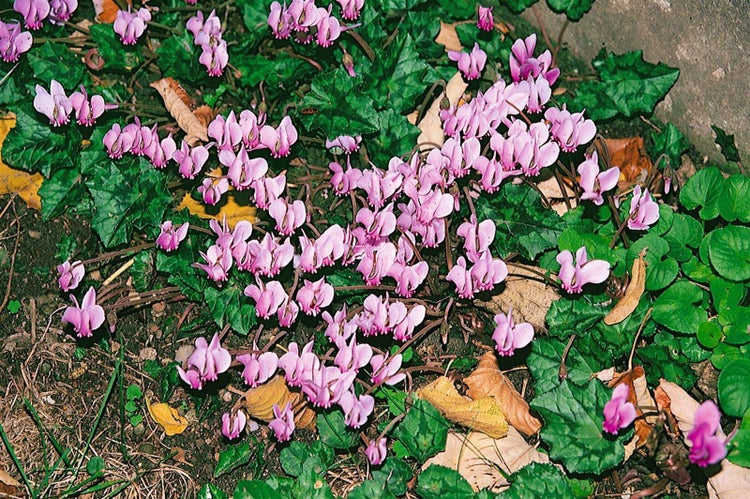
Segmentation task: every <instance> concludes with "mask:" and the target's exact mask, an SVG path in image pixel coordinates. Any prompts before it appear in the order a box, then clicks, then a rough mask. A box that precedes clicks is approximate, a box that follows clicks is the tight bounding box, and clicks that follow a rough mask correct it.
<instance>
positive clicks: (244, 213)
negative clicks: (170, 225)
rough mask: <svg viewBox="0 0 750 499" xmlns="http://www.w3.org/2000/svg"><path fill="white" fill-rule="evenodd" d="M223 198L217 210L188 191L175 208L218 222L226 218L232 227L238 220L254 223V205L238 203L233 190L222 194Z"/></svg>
mask: <svg viewBox="0 0 750 499" xmlns="http://www.w3.org/2000/svg"><path fill="white" fill-rule="evenodd" d="M223 199H226V201H224V200H222V204H221V206H220V207H219V208H218V210H217V209H215V208H216V207H213V206H212V207H206V206H205V205H204V204H203V203H201V202H200V201H197V200H195V199H193V197H192V196H191V195H190V194H189V193H188V194H185V196H184V197H183V198H182V201H180V204H179V205H177V207H176V208H175V210H177V211H180V210H184V209H187V210H188V211H189V212H190V213H192V214H193V215H195V216H197V217H200V218H202V219H204V220H211V219H213V220H218V221H219V222H222V221H223V220H226V221H227V225H229V227H230V228H234V226H235V225H236V224H237V222H239V221H240V220H247V221H248V222H250V223H255V221H256V220H257V217H256V209H255V207H254V206H247V205H245V204H239V203H238V202H237V199H236V196H235V191H230V192H228V193H227V194H225V195H224V196H223ZM209 210H210V211H209Z"/></svg>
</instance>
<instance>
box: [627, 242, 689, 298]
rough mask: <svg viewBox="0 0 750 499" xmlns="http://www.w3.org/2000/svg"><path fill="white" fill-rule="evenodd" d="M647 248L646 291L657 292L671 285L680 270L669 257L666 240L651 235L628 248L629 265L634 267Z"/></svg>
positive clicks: (645, 258) (675, 262)
mask: <svg viewBox="0 0 750 499" xmlns="http://www.w3.org/2000/svg"><path fill="white" fill-rule="evenodd" d="M670 230H671V229H670ZM646 248H647V251H646V255H645V256H644V258H643V259H644V261H645V262H646V289H647V290H649V291H657V290H660V289H663V288H665V287H667V286H668V285H669V284H671V283H672V281H674V280H675V278H676V277H677V273H678V272H679V270H680V268H679V265H678V264H677V260H675V259H674V258H671V257H668V256H667V253H669V244H667V241H666V238H665V239H662V238H661V237H659V236H656V235H654V234H650V233H649V234H646V235H645V236H643V237H642V238H640V239H639V240H637V241H636V242H634V243H633V244H632V245H631V246H630V248H628V265H629V266H630V265H632V263H633V261H634V260H635V259H636V258H637V257H638V255H639V254H640V253H641V251H642V250H643V249H646Z"/></svg>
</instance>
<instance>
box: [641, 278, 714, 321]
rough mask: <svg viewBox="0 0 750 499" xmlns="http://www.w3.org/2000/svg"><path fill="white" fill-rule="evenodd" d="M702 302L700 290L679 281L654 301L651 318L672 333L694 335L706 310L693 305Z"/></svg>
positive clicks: (683, 281) (705, 315)
mask: <svg viewBox="0 0 750 499" xmlns="http://www.w3.org/2000/svg"><path fill="white" fill-rule="evenodd" d="M702 301H703V292H702V291H701V289H700V288H699V287H698V286H696V285H695V284H692V283H691V282H689V281H686V280H684V279H681V280H678V281H677V282H675V283H674V284H673V285H672V286H670V287H669V288H667V290H666V291H664V293H662V294H661V295H660V296H659V297H658V298H657V299H656V301H655V302H654V311H653V315H652V316H653V319H654V320H655V321H656V322H658V323H659V324H661V325H663V326H666V327H668V328H669V329H671V330H673V331H677V332H680V333H685V334H695V332H696V331H698V327H699V326H700V325H701V323H703V322H705V321H706V319H707V314H706V310H705V309H704V308H702V307H700V306H696V305H695V304H696V303H700V302H702Z"/></svg>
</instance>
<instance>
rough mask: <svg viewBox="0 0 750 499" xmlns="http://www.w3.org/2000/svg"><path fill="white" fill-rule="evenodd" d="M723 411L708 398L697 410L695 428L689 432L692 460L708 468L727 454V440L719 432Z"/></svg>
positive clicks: (694, 420) (688, 438)
mask: <svg viewBox="0 0 750 499" xmlns="http://www.w3.org/2000/svg"><path fill="white" fill-rule="evenodd" d="M720 419H721V413H720V412H719V408H718V407H716V404H714V403H713V401H711V400H706V401H705V402H703V403H702V404H701V405H700V406H698V409H697V410H696V411H695V417H694V419H693V429H692V430H690V432H689V433H688V434H687V440H688V442H690V444H691V447H690V462H692V463H694V464H696V465H698V466H700V467H701V468H706V467H707V466H709V465H712V464H716V463H718V462H719V461H721V460H722V459H724V457H725V456H726V455H727V446H726V443H725V440H724V438H723V437H721V436H720V435H717V432H718V431H719V430H720V427H719V420H720Z"/></svg>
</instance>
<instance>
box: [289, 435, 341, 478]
mask: <svg viewBox="0 0 750 499" xmlns="http://www.w3.org/2000/svg"><path fill="white" fill-rule="evenodd" d="M334 458H335V456H334V453H333V449H332V448H331V447H329V446H327V445H324V444H323V442H322V441H321V440H316V441H315V442H312V443H309V444H307V443H304V442H299V441H296V440H295V441H293V442H291V443H290V444H289V446H288V447H285V448H283V449H281V455H280V461H281V467H282V468H284V472H285V473H286V474H287V475H289V476H293V477H296V476H299V475H300V474H301V473H302V469H303V465H304V464H305V461H307V460H308V459H316V460H317V461H318V462H319V463H320V465H321V466H322V468H323V470H326V469H327V468H329V467H330V466H331V465H332V464H333V460H334Z"/></svg>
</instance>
